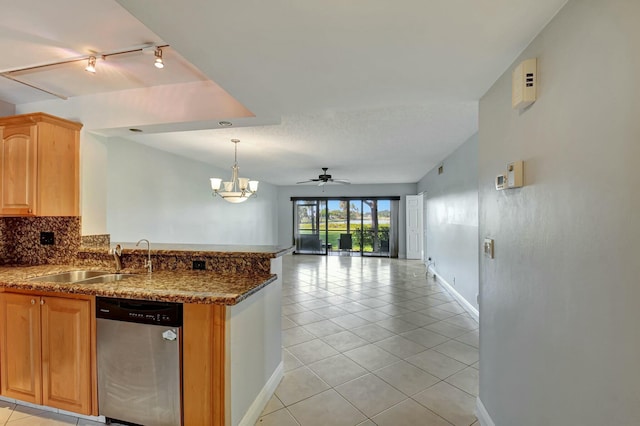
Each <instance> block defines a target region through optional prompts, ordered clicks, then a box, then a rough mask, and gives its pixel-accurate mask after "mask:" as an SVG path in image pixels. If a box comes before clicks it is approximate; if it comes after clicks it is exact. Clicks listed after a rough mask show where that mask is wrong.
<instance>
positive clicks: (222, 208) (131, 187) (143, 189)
mask: <svg viewBox="0 0 640 426" xmlns="http://www.w3.org/2000/svg"><path fill="white" fill-rule="evenodd" d="M106 146H107V151H108V184H107V188H108V192H107V193H108V197H107V227H108V229H109V232H110V233H111V240H112V241H137V240H138V239H140V238H147V239H149V240H151V241H152V242H153V241H158V242H170V243H199V244H257V245H262V244H267V245H272V244H276V243H277V238H278V234H277V227H278V222H277V212H278V211H277V207H278V206H277V190H276V188H275V187H274V186H273V185H270V184H268V183H266V182H260V188H259V193H258V196H257V197H256V198H253V199H251V200H248V201H246V202H244V203H242V204H230V203H227V202H226V201H224V200H222V199H220V198H213V197H212V195H211V186H210V183H209V178H210V177H215V176H220V177H225V176H230V173H231V172H230V170H220V169H216V168H215V167H213V166H210V165H208V164H205V163H200V162H197V161H192V160H188V159H186V158H183V157H180V156H177V155H173V154H169V153H167V152H164V151H160V150H156V149H153V148H149V147H147V146H144V145H141V144H137V143H133V142H130V141H127V140H125V139H121V138H117V137H114V138H109V139H108V141H107V143H106Z"/></svg>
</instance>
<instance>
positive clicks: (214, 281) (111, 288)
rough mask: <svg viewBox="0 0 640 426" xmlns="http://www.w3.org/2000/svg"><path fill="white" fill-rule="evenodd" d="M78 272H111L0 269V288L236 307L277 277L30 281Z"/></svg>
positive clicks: (200, 274)
mask: <svg viewBox="0 0 640 426" xmlns="http://www.w3.org/2000/svg"><path fill="white" fill-rule="evenodd" d="M77 270H96V271H108V272H109V273H113V270H109V269H105V268H100V267H78V266H70V265H39V266H13V267H12V266H4V267H0V288H7V289H20V290H33V291H46V292H54V293H71V294H85V295H95V296H106V297H122V298H127V299H143V300H157V301H164V302H179V303H204V304H217V305H235V304H237V303H239V302H241V301H242V300H244V299H246V298H247V297H249V296H250V295H251V294H253V293H255V292H257V291H258V290H260V289H261V288H263V287H265V286H266V285H268V284H269V283H271V282H273V281H275V279H276V276H275V275H270V274H263V275H241V274H220V273H214V272H209V271H157V272H153V273H152V274H147V273H146V272H140V271H127V270H123V271H121V272H122V273H136V272H137V274H136V276H133V277H128V278H125V279H123V280H120V281H115V282H110V283H101V284H82V283H53V282H29V281H27V280H28V279H29V278H33V277H37V276H42V275H49V274H56V273H59V272H67V271H77Z"/></svg>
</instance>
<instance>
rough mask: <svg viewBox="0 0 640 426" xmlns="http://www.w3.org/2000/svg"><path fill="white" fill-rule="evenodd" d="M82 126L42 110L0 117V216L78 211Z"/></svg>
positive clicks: (59, 214)
mask: <svg viewBox="0 0 640 426" xmlns="http://www.w3.org/2000/svg"><path fill="white" fill-rule="evenodd" d="M81 128H82V124H80V123H76V122H73V121H68V120H64V119H62V118H58V117H54V116H52V115H49V114H44V113H41V112H39V113H33V114H23V115H15V116H11V117H0V139H1V142H2V146H1V147H0V148H1V149H0V190H1V196H0V215H3V216H79V215H80V164H79V163H80V156H79V152H80V149H79V148H80V146H79V145H80V129H81Z"/></svg>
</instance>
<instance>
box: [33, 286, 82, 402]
mask: <svg viewBox="0 0 640 426" xmlns="http://www.w3.org/2000/svg"><path fill="white" fill-rule="evenodd" d="M41 308H42V310H41V315H42V387H43V397H42V398H43V401H42V403H43V404H44V405H47V406H50V407H56V408H61V409H63V410H68V411H73V412H76V413H80V414H91V396H92V393H91V390H92V389H91V383H92V381H91V377H92V372H91V303H90V302H89V301H88V300H80V299H64V298H59V297H43V298H42V305H41Z"/></svg>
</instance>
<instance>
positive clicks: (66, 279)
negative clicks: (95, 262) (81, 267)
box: [29, 271, 135, 284]
mask: <svg viewBox="0 0 640 426" xmlns="http://www.w3.org/2000/svg"><path fill="white" fill-rule="evenodd" d="M129 277H135V274H114V273H111V272H108V271H70V272H62V273H59V274H51V275H44V276H42V277H35V278H31V279H29V281H33V282H47V283H66V284H71V283H82V284H100V283H111V282H114V281H120V280H123V279H125V278H129Z"/></svg>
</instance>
